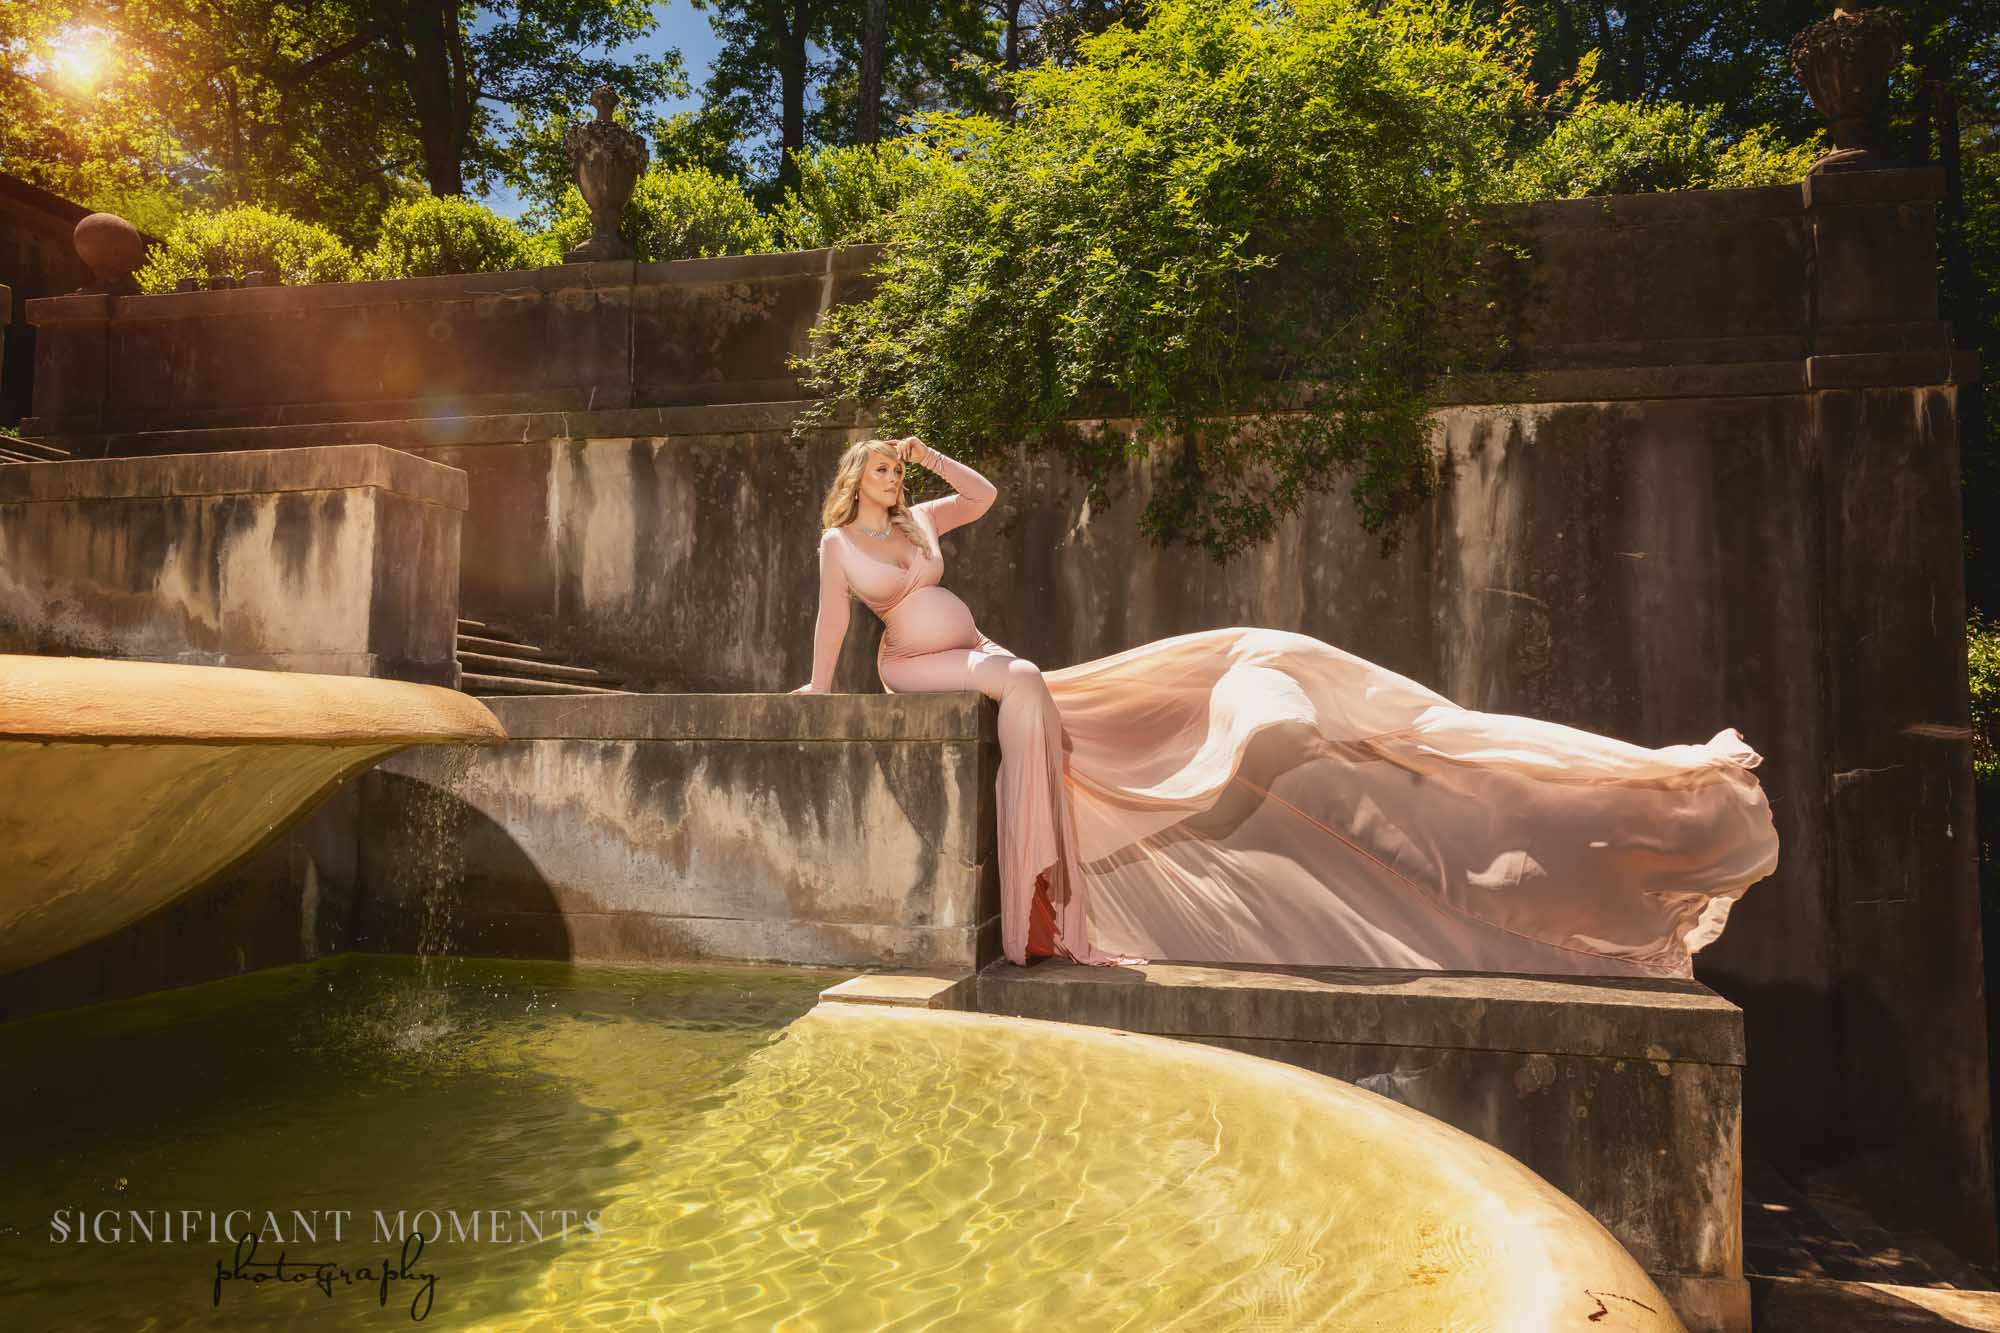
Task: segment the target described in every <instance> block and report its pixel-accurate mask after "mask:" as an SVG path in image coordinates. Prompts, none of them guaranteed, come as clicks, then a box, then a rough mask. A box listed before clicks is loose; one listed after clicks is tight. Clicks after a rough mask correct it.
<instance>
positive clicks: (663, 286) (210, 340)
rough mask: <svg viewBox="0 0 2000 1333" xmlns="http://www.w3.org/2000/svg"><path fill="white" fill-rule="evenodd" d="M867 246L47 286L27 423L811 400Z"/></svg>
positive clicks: (119, 423) (133, 424)
mask: <svg viewBox="0 0 2000 1333" xmlns="http://www.w3.org/2000/svg"><path fill="white" fill-rule="evenodd" d="M870 257H871V252H869V251H867V250H849V251H845V252H838V253H836V252H831V251H826V250H810V251H803V252H799V253H794V254H774V255H744V256H738V257H736V258H731V259H697V260H685V261H681V262H679V263H672V264H638V263H632V262H621V263H605V264H572V265H566V266H563V267H558V268H547V269H536V270H532V271H527V272H519V273H481V274H469V275H466V276H462V277H444V278H417V279H406V280H402V281H396V282H355V283H339V284H328V285H322V286H312V287H267V288H250V289H243V290H236V291H227V292H176V293H172V294H168V295H161V296H149V297H139V298H132V297H104V296H75V297H66V298H61V299H57V300H50V301H37V302H35V303H33V305H32V306H31V307H30V308H29V311H28V316H29V318H30V320H31V321H32V322H33V323H34V324H35V326H36V328H37V330H38V331H39V333H40V339H39V342H38V345H37V352H36V362H35V415H34V416H33V417H32V418H30V419H29V420H28V421H27V422H26V423H24V424H23V427H22V433H23V434H25V435H46V436H56V435H61V436H65V437H80V436H81V437H92V436H95V437H99V439H98V444H99V446H101V445H102V443H103V441H102V438H101V437H102V434H103V433H104V432H129V431H143V430H177V429H185V428H187V427H191V426H204V427H216V426H274V425H283V424H287V423H295V422H323V421H367V420H378V419H396V418H403V417H425V416H438V417H458V416H465V415H468V414H490V413H523V412H527V413H534V412H566V411H572V412H586V411H593V410H604V409H611V408H621V407H628V406H631V405H634V404H648V405H651V404H660V403H711V402H768V401H774V400H780V399H791V398H797V397H798V396H799V385H798V377H797V373H796V372H795V371H794V370H792V369H791V367H790V365H789V364H788V363H789V360H790V358H792V357H793V356H795V355H798V354H800V353H803V352H805V351H807V350H808V348H809V336H810V330H811V327H812V323H813V320H814V319H815V318H816V317H817V316H818V315H819V313H820V311H821V310H823V309H824V308H825V305H826V303H827V302H828V301H829V300H840V299H844V298H845V297H846V295H847V294H849V293H850V292H851V291H853V290H854V289H855V288H856V287H857V286H858V285H859V284H860V283H861V282H862V281H863V278H862V273H863V271H864V270H865V269H866V267H867V264H868V261H869V258H870ZM76 445H77V447H76V448H74V449H72V450H71V452H73V453H77V454H79V455H82V454H89V453H97V452H100V451H101V448H94V447H92V445H91V443H90V442H89V441H88V440H86V439H77V440H76ZM198 447H199V446H198Z"/></svg>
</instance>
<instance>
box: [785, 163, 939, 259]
mask: <svg viewBox="0 0 2000 1333" xmlns="http://www.w3.org/2000/svg"><path fill="white" fill-rule="evenodd" d="M912 147H913V146H912V145H911V144H910V143H908V142H906V141H901V140H892V141H890V142H888V143H884V144H880V145H868V144H859V145H855V146H853V147H850V148H826V147H819V148H809V149H807V150H806V151H805V152H803V153H800V154H797V160H798V169H799V183H798V185H797V187H796V188H787V189H786V190H785V193H784V197H783V198H782V199H780V200H779V201H778V206H777V207H776V208H775V209H773V210H772V223H773V226H774V228H775V230H776V232H777V235H778V240H779V246H780V248H781V249H785V250H817V249H819V248H820V247H821V246H824V245H844V244H848V243H851V242H855V241H873V240H879V239H881V237H882V236H883V235H884V234H885V230H886V227H887V221H888V215H889V213H890V212H891V211H893V210H894V208H895V207H896V205H897V204H899V203H901V202H902V200H903V196H904V195H906V194H908V193H909V191H910V187H911V185H912V184H913V183H914V182H915V180H916V178H917V165H916V158H915V155H914V153H913V151H912Z"/></svg>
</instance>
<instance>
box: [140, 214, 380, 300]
mask: <svg viewBox="0 0 2000 1333" xmlns="http://www.w3.org/2000/svg"><path fill="white" fill-rule="evenodd" d="M255 272H263V273H266V274H271V275H273V280H274V281H276V282H280V283H283V284H284V285H286V286H296V285H298V284H300V283H309V282H351V281H353V280H354V279H355V278H358V277H360V276H361V266H360V264H359V263H358V262H357V261H356V260H355V258H354V254H353V252H352V251H350V250H349V249H348V248H347V247H346V246H345V245H343V244H341V241H340V238H339V237H338V236H335V235H334V234H333V233H332V232H330V231H328V230H327V229H326V228H324V227H317V226H314V225H313V224H312V223H310V222H301V221H299V220H298V219H297V218H291V217H286V216H285V215H284V214H282V213H274V212H271V211H270V210H268V209H263V208H253V207H249V206H247V205H246V206H243V207H239V208H225V209H222V210H221V211H219V212H214V213H190V214H187V215H186V216H184V217H182V218H181V219H180V221H178V222H177V223H175V224H174V226H173V229H172V230H170V231H169V232H168V233H167V234H166V236H165V237H164V238H163V239H162V241H161V242H160V243H159V244H157V245H155V246H153V247H152V249H151V251H150V252H149V253H148V254H147V257H146V263H145V266H144V267H143V268H141V269H140V270H139V272H138V279H139V286H140V289H141V290H143V291H147V292H170V291H172V290H173V289H174V284H175V283H176V282H178V281H179V280H180V279H182V278H205V277H210V276H222V275H225V274H226V275H228V276H229V277H232V278H235V279H237V280H239V281H240V280H242V279H243V278H245V277H247V276H249V275H250V274H251V273H255Z"/></svg>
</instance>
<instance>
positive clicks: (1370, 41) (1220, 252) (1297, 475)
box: [799, 0, 1533, 559]
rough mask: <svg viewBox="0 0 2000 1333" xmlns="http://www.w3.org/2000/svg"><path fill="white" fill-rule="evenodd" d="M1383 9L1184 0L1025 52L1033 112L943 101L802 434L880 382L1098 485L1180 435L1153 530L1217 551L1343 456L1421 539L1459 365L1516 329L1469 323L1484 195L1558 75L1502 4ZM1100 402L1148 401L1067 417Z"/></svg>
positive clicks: (954, 425) (882, 409)
mask: <svg viewBox="0 0 2000 1333" xmlns="http://www.w3.org/2000/svg"><path fill="white" fill-rule="evenodd" d="M1376 9H1377V10H1378V11H1379V12H1371V11H1370V9H1369V8H1368V7H1365V6H1363V5H1361V4H1358V3H1354V2H1353V0H1291V3H1289V4H1286V5H1284V6H1273V5H1270V4H1268V3H1266V0H1159V2H1158V3H1157V4H1155V5H1154V6H1153V8H1152V9H1151V10H1150V11H1149V12H1148V16H1147V22H1146V24H1145V25H1144V27H1142V28H1140V29H1139V30H1137V31H1133V30H1131V29H1129V28H1126V27H1123V26H1113V27H1111V28H1108V29H1107V30H1106V31H1104V32H1103V33H1100V34H1098V35H1096V36H1092V37H1085V38H1083V39H1082V40H1081V41H1080V42H1079V43H1078V48H1077V57H1076V60H1075V62H1074V63H1073V64H1072V65H1070V66H1067V67H1065V66H1060V65H1056V64H1044V65H1040V66H1036V67H1033V68H1030V69H1026V70H1023V71H1022V72H1021V73H1020V74H1018V75H1016V76H1013V77H1012V79H1011V80H1010V81H1009V82H1010V85H1011V87H1012V90H1013V92H1014V94H1015V96H1016V99H1017V114H1016V115H1015V117H1014V118H1013V119H1012V120H1001V119H998V118H996V117H991V116H984V115H966V114H957V115H938V116H935V117H934V118H933V123H932V124H931V126H930V127H929V128H927V129H926V130H925V131H924V132H923V133H922V134H921V135H919V136H916V138H915V144H916V147H917V150H918V151H917V153H916V155H915V156H914V158H913V159H912V160H911V161H909V162H908V163H906V164H903V165H902V166H900V167H898V169H897V170H898V175H897V176H896V177H894V178H891V179H893V180H894V181H895V188H894V189H893V190H890V191H887V192H886V193H888V194H890V195H891V196H892V197H895V198H899V199H900V202H899V203H897V204H896V205H895V206H894V208H893V210H892V211H891V212H890V213H889V214H888V215H887V217H886V218H885V219H884V221H883V224H882V226H881V228H880V229H879V231H878V233H877V234H879V235H881V236H882V238H883V239H885V240H887V241H889V242H890V244H889V245H888V246H887V247H886V248H885V250H884V252H883V255H882V258H881V261H880V263H879V264H878V266H877V269H876V274H877V276H878V278H879V280H880V281H879V284H878V285H877V286H876V287H875V289H874V291H873V293H872V294H871V295H870V296H869V297H868V298H867V299H865V300H861V301H857V302H854V303H851V304H847V305H843V306H839V307H836V308H835V309H833V310H832V311H830V312H829V313H828V315H827V318H826V321H825V323H824V324H823V325H822V332H823V335H824V337H823V341H822V342H821V344H820V346H819V347H818V349H817V350H816V351H815V353H814V354H813V356H812V357H811V359H810V361H809V363H808V365H807V367H806V370H807V378H808V383H809V384H810V385H811V387H813V388H814V389H815V390H817V391H818V392H820V394H821V395H822V396H821V398H820V399H819V400H818V401H816V402H815V403H814V404H813V405H812V406H811V407H809V408H808V409H807V411H806V412H805V413H803V414H802V416H801V419H800V422H799V431H800V433H801V435H802V436H803V435H804V434H806V433H808V432H809V431H810V430H811V429H812V428H813V427H814V426H815V425H816V424H817V423H818V422H821V421H823V420H825V419H827V418H828V417H829V416H830V415H831V414H833V413H835V412H838V411H840V410H841V408H842V406H843V405H844V404H846V403H851V402H867V403H871V404H874V405H876V407H877V410H878V412H879V416H880V419H881V428H882V429H884V430H885V431H891V432H901V431H903V430H906V429H914V430H916V431H917V432H919V433H921V434H922V435H923V436H924V437H925V438H926V439H929V440H931V441H932V442H934V443H936V444H937V445H938V446H939V447H940V448H942V449H944V450H945V451H946V452H948V453H952V454H955V455H959V456H963V457H969V458H973V459H978V458H982V457H985V458H993V457H999V456H1004V454H1005V453H1006V452H1008V451H1009V450H1011V449H1012V448H1013V447H1014V446H1016V445H1019V444H1023V443H1026V444H1029V445H1033V446H1040V447H1046V448H1050V449H1053V450H1056V451H1058V452H1060V453H1061V455H1062V456H1063V457H1064V459H1065V460H1066V462H1067V463H1068V464H1069V465H1070V466H1071V467H1072V468H1074V469H1075V470H1076V472H1077V473H1078V474H1079V475H1080V476H1081V478H1082V480H1083V481H1084V483H1085V486H1086V487H1087V489H1088V493H1089V495H1090V496H1091V498H1092V499H1093V500H1094V501H1099V502H1101V501H1102V500H1103V499H1104V498H1106V497H1107V495H1108V493H1109V491H1110V488H1111V487H1112V486H1113V485H1114V484H1115V483H1116V482H1117V480H1118V479H1119V478H1120V477H1121V476H1122V475H1123V471H1124V468H1125V466H1126V460H1127V459H1128V458H1130V457H1132V456H1134V455H1139V456H1143V455H1146V454H1148V453H1151V452H1152V451H1153V450H1155V449H1156V448H1157V449H1158V451H1159V452H1158V455H1157V456H1158V458H1159V459H1160V463H1159V465H1158V466H1156V467H1155V469H1154V471H1153V474H1152V494H1151V496H1150V498H1149V500H1148V502H1147V504H1146V507H1145V510H1144V512H1143V514H1142V516H1141V520H1140V523H1141V529H1142V531H1144V532H1146V533H1147V534H1148V535H1150V536H1152V537H1153V538H1155V539H1156V540H1159V541H1165V542H1184V543H1192V544H1197V545H1200V546H1202V547H1203V548H1204V549H1206V550H1207V551H1209V552H1210V553H1211V554H1212V555H1214V556H1215V557H1217V558H1218V559H1221V558H1225V557H1227V556H1229V555H1231V554H1233V553H1234V552H1236V551H1239V550H1242V549H1244V548H1245V547H1247V546H1250V545H1254V544H1256V543H1258V542H1260V541H1262V540H1264V539H1265V538H1267V537H1268V536H1269V535H1270V534H1271V532H1272V531H1273V530H1274V529H1275V527H1276V525H1277V523H1278V522H1279V520H1281V519H1282V518H1284V517H1285V516H1287V515H1288V514H1291V513H1295V512H1296V511H1297V510H1298V508H1299V506H1300V505H1301V504H1303V503H1304V500H1305V498H1306V496H1307V495H1308V494H1310V493H1312V492H1315V491H1322V490H1326V489H1329V488H1330V487H1331V486H1333V485H1335V484H1336V483H1337V482H1338V481H1339V480H1340V479H1341V478H1342V477H1346V478H1348V479H1349V481H1350V482H1351V486H1350V490H1349V494H1350V495H1351V496H1352V498H1353V500H1354V502H1355V506H1356V510H1357V512H1358V514H1359V517H1360V519H1361V522H1362V524H1363V525H1364V527H1366V528H1367V529H1368V530H1370V531H1372V532H1376V533H1378V534H1380V535H1381V536H1382V537H1383V538H1384V540H1385V542H1386V543H1391V544H1392V543H1393V540H1394V538H1395V535H1396V533H1397V531H1398V529H1399V527H1400V523H1399V520H1401V519H1403V518H1405V517H1406V516H1407V515H1408V514H1410V513H1411V512H1413V511H1414V510H1415V509H1416V508H1417V507H1418V506H1419V505H1420V504H1421V503H1422V501H1423V500H1424V499H1425V498H1426V497H1427V496H1428V495H1430V494H1432V493H1434V490H1435V486H1436V482H1437V478H1436V476H1435V474H1434V471H1433V467H1434V462H1433V459H1432V457H1431V455H1430V451H1429V447H1428V446H1429V438H1430V425H1429V419H1428V410H1429V407H1430V396H1429V395H1430V392H1431V388H1432V386H1433V384H1434V383H1435V382H1436V380H1437V379H1438V377H1439V376H1441V375H1442V374H1444V373H1446V372H1448V371H1450V370H1453V369H1461V368H1465V367H1466V366H1468V365H1477V364H1479V358H1480V357H1482V356H1483V355H1485V354H1487V353H1488V352H1489V351H1490V350H1491V348H1490V347H1489V346H1488V345H1487V342H1485V341H1481V340H1480V339H1478V338H1477V337H1474V338H1463V337H1461V336H1460V335H1459V333H1458V323H1457V321H1458V318H1459V316H1460V315H1461V314H1462V313H1463V312H1464V311H1465V309H1466V307H1467V305H1468V303H1469V302H1470V301H1472V300H1474V299H1475V298H1477V297H1478V295H1479V293H1480V291H1481V288H1480V284H1479V278H1478V264H1479V260H1480V259H1481V257H1482V255H1483V254H1484V253H1485V247H1484V242H1483V241H1482V239H1481V235H1480V229H1479V228H1478V227H1476V226H1472V225H1467V218H1468V216H1469V213H1470V210H1471V209H1472V207H1473V206H1474V205H1477V204H1480V203H1483V202H1486V201H1488V200H1491V199H1495V198H1499V197H1503V196H1504V192H1505V189H1506V186H1507V180H1506V177H1505V169H1506V165H1507V159H1508V155H1509V144H1510V141H1511V140H1512V138H1513V137H1514V135H1515V133H1516V126H1517V124H1518V123H1519V122H1521V121H1522V120H1523V119H1524V118H1526V117H1527V115H1528V113H1529V112H1530V111H1531V110H1532V107H1533V98H1532V96H1531V91H1530V89H1529V87H1528V84H1527V81H1526V78H1525V75H1524V72H1523V69H1522V68H1521V64H1522V61H1521V60H1519V59H1517V58H1516V57H1515V55H1514V53H1513V52H1511V51H1510V49H1509V47H1508V45H1507V40H1506V37H1505V35H1504V34H1501V33H1497V32H1493V31H1490V30H1488V29H1486V28H1484V27H1482V26H1478V25H1467V24H1464V23H1463V22H1461V21H1459V20H1458V19H1457V18H1456V17H1455V16H1453V15H1451V14H1449V13H1448V12H1447V11H1444V10H1442V9H1440V8H1438V7H1434V6H1431V5H1427V4H1418V3H1396V0H1384V3H1382V4H1380V5H1379V6H1377V7H1376ZM857 165H859V166H861V167H864V168H866V166H867V164H857ZM904 172H907V175H904V174H902V173H904ZM858 174H859V178H860V179H861V180H862V181H863V182H864V183H865V182H866V181H868V180H869V179H871V177H870V174H869V171H868V170H863V171H861V172H860V173H858ZM833 225H834V226H835V227H838V228H843V229H844V228H846V227H847V226H848V224H847V223H846V222H845V221H844V220H841V221H836V222H835V223H834V224H833ZM1099 416H1112V417H1117V418H1122V419H1130V420H1136V421H1137V422H1138V423H1139V427H1138V430H1137V431H1136V433H1134V434H1133V435H1132V436H1131V437H1129V438H1127V437H1125V436H1123V435H1122V434H1120V433H1114V432H1110V431H1102V432H1090V431H1084V432H1079V431H1076V430H1075V429H1073V428H1072V427H1071V425H1070V423H1072V422H1074V421H1077V420H1079V419H1084V420H1088V419H1090V418H1093V417H1099Z"/></svg>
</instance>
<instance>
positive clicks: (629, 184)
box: [563, 83, 648, 264]
mask: <svg viewBox="0 0 2000 1333" xmlns="http://www.w3.org/2000/svg"><path fill="white" fill-rule="evenodd" d="M590 104H591V105H592V106H594V107H596V108H597V119H596V120H593V121H588V122H585V123H582V124H577V125H571V126H570V127H569V129H568V131H567V132H566V133H565V134H564V136H563V141H564V143H565V144H567V145H568V147H569V164H570V170H571V171H572V172H574V173H575V176H576V188H577V189H578V190H580V191H582V193H583V202H584V203H585V204H586V205H588V206H589V208H590V239H589V240H587V241H585V242H584V243H583V244H582V245H579V246H577V247H576V248H575V249H573V250H571V251H570V252H569V253H568V254H566V255H564V256H563V262H564V263H566V264H593V263H596V262H598V261H600V260H605V259H630V258H632V247H631V246H629V245H627V244H626V243H625V240H624V238H623V237H622V236H620V235H619V234H618V223H619V220H620V219H621V218H622V217H623V216H624V214H625V205H626V203H627V202H628V201H629V200H630V199H631V198H632V189H633V187H634V186H636V185H637V184H638V183H639V173H640V172H642V171H644V170H645V169H646V158H647V156H648V154H647V152H646V141H645V140H644V139H641V138H640V137H639V136H638V135H636V134H634V133H632V131H630V130H628V129H626V128H625V127H624V126H623V125H620V124H618V123H616V122H615V121H613V120H612V119H611V113H612V111H614V110H615V109H616V108H617V106H618V92H617V90H616V89H614V88H613V87H612V86H611V85H610V84H608V83H600V84H598V85H597V88H596V89H595V90H594V91H593V92H592V93H591V94H590Z"/></svg>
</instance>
